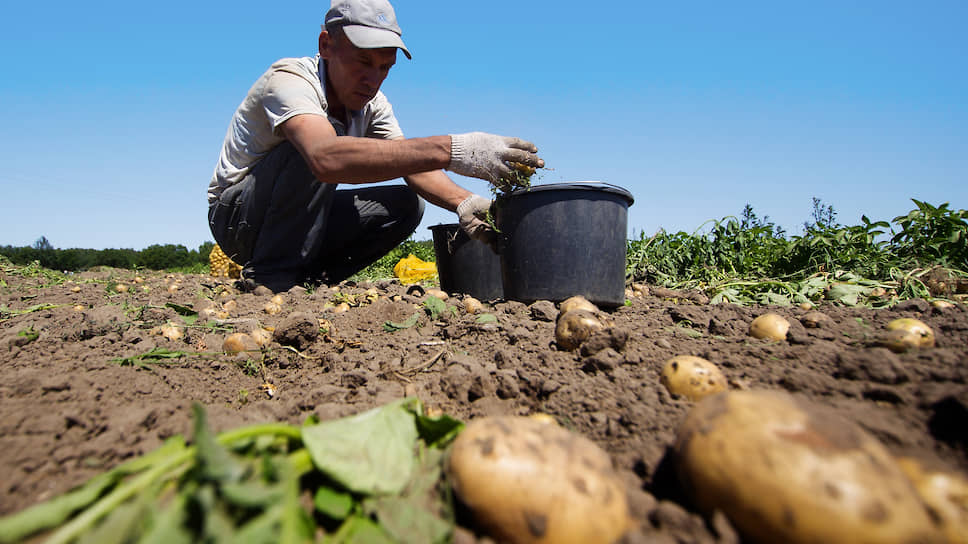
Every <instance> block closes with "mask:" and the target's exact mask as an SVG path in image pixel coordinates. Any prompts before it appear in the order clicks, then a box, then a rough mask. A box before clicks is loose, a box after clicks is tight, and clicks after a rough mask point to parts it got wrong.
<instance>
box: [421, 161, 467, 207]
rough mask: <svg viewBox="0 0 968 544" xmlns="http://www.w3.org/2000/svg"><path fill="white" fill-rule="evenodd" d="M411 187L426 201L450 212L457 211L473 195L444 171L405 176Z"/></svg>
mask: <svg viewBox="0 0 968 544" xmlns="http://www.w3.org/2000/svg"><path fill="white" fill-rule="evenodd" d="M404 180H406V182H407V185H409V186H410V188H411V189H413V190H414V191H415V192H416V193H417V194H418V195H420V196H422V197H423V198H424V200H426V201H427V202H430V203H431V204H433V205H435V206H439V207H441V208H444V209H445V210H449V211H452V212H453V211H457V205H458V204H460V203H461V202H463V201H464V200H465V199H467V197H469V196H471V195H473V193H471V192H470V191H468V190H467V189H464V188H463V187H461V186H460V185H457V184H456V183H454V182H453V180H451V179H450V177H449V176H448V175H447V174H446V173H444V171H443V170H430V171H427V172H420V173H417V174H410V175H409V176H405V177H404Z"/></svg>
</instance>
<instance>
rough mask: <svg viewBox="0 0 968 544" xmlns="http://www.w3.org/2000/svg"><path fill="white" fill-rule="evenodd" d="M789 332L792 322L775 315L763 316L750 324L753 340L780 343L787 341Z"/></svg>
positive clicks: (767, 314)
mask: <svg viewBox="0 0 968 544" xmlns="http://www.w3.org/2000/svg"><path fill="white" fill-rule="evenodd" d="M789 330H790V322H789V321H787V320H786V319H784V318H783V317H781V316H779V315H777V314H774V313H766V314H763V315H761V316H759V317H757V318H756V319H754V320H753V322H752V323H750V336H752V337H753V338H759V339H768V340H774V341H777V342H779V341H781V340H786V335H787V331H789Z"/></svg>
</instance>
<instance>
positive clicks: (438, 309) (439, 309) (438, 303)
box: [423, 296, 447, 320]
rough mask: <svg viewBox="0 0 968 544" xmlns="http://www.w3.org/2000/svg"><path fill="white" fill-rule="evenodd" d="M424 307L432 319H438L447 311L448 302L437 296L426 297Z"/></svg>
mask: <svg viewBox="0 0 968 544" xmlns="http://www.w3.org/2000/svg"><path fill="white" fill-rule="evenodd" d="M423 307H424V310H426V311H427V315H429V316H430V319H432V320H437V318H439V317H440V316H441V314H443V313H444V312H446V311H447V303H446V302H444V301H443V300H440V299H439V298H437V297H435V296H429V297H427V298H426V299H424V303H423Z"/></svg>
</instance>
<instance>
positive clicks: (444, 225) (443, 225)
mask: <svg viewBox="0 0 968 544" xmlns="http://www.w3.org/2000/svg"><path fill="white" fill-rule="evenodd" d="M455 228H460V223H440V224H437V225H430V226H429V227H427V230H434V229H440V230H444V229H447V230H452V229H455Z"/></svg>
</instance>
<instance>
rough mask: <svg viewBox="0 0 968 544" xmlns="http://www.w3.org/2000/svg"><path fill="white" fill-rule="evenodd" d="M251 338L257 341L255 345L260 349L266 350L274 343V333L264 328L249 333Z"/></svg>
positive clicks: (257, 328)
mask: <svg viewBox="0 0 968 544" xmlns="http://www.w3.org/2000/svg"><path fill="white" fill-rule="evenodd" d="M249 336H251V337H252V339H253V340H255V343H256V345H257V346H259V347H260V348H264V347H266V346H268V345H269V344H270V343H272V331H269V330H266V329H264V328H262V327H256V328H255V329H253V330H251V331H249Z"/></svg>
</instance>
